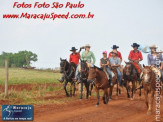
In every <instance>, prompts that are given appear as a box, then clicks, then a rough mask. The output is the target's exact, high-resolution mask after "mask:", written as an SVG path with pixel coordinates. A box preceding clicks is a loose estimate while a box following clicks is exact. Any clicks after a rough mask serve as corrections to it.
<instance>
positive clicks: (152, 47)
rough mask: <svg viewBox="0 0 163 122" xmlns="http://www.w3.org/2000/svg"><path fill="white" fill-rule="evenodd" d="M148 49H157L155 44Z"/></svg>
mask: <svg viewBox="0 0 163 122" xmlns="http://www.w3.org/2000/svg"><path fill="white" fill-rule="evenodd" d="M149 48H150V49H157V47H156V45H155V44H153V45H151V46H150V47H149Z"/></svg>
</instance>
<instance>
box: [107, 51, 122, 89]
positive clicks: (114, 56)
mask: <svg viewBox="0 0 163 122" xmlns="http://www.w3.org/2000/svg"><path fill="white" fill-rule="evenodd" d="M111 53H112V56H111V57H110V58H109V63H110V65H111V67H115V68H116V69H117V74H118V81H119V85H120V86H122V82H121V72H120V65H121V60H120V58H119V57H118V53H117V51H116V50H113V51H112V52H111Z"/></svg>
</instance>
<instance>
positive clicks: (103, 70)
mask: <svg viewBox="0 0 163 122" xmlns="http://www.w3.org/2000/svg"><path fill="white" fill-rule="evenodd" d="M94 68H96V69H98V70H100V71H102V72H104V70H103V69H102V68H99V67H97V66H94Z"/></svg>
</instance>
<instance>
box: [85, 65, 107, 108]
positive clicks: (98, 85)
mask: <svg viewBox="0 0 163 122" xmlns="http://www.w3.org/2000/svg"><path fill="white" fill-rule="evenodd" d="M93 81H94V83H95V91H96V93H97V104H96V106H98V105H99V98H100V94H99V90H100V89H102V90H103V91H104V94H103V102H104V104H107V103H108V101H109V96H108V87H109V84H108V78H107V76H106V73H105V72H104V71H103V70H102V69H101V68H98V67H96V66H94V67H91V68H90V69H89V75H88V82H93Z"/></svg>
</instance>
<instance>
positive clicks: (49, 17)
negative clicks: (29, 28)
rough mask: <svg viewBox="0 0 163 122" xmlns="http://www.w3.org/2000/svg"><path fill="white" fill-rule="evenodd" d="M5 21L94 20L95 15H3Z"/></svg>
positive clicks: (89, 13)
mask: <svg viewBox="0 0 163 122" xmlns="http://www.w3.org/2000/svg"><path fill="white" fill-rule="evenodd" d="M3 18H4V19H21V18H25V19H42V20H46V19H52V20H55V19H57V18H58V19H93V18H94V14H91V12H88V14H70V12H67V13H66V14H56V13H54V12H53V13H51V14H48V13H44V14H30V13H21V14H3Z"/></svg>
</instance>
